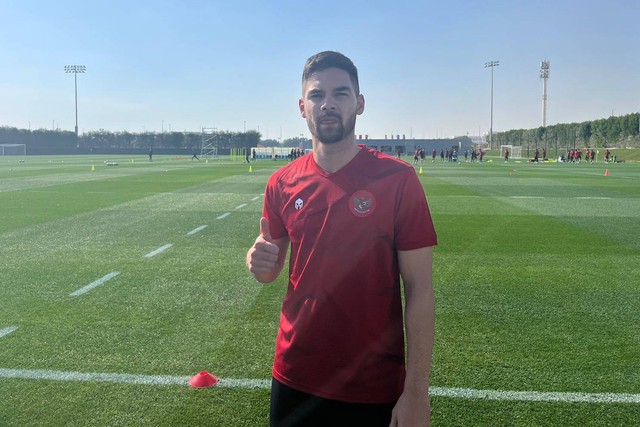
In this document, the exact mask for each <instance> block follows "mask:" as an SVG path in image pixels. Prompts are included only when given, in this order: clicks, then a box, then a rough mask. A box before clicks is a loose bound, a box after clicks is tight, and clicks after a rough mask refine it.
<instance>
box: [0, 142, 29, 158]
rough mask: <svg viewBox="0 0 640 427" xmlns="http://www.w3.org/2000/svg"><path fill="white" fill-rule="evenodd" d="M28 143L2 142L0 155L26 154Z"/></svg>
mask: <svg viewBox="0 0 640 427" xmlns="http://www.w3.org/2000/svg"><path fill="white" fill-rule="evenodd" d="M26 155H27V145H26V144H0V156H3V157H4V156H26Z"/></svg>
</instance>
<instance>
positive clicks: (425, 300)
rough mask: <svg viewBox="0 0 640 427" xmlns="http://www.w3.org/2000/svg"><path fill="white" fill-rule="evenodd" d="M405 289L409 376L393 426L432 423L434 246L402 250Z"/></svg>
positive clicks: (399, 400)
mask: <svg viewBox="0 0 640 427" xmlns="http://www.w3.org/2000/svg"><path fill="white" fill-rule="evenodd" d="M398 262H399V267H400V274H401V276H402V280H403V282H404V291H405V305H406V306H405V328H406V335H407V375H406V379H405V383H404V391H403V392H402V395H401V396H400V398H399V399H398V403H397V404H396V406H395V408H394V409H393V417H392V420H391V426H394V427H395V426H398V427H413V426H420V427H423V426H428V425H429V424H430V418H431V405H430V402H429V373H430V369H431V354H432V351H433V341H434V331H435V297H434V294H433V286H432V265H433V249H432V248H431V247H426V248H420V249H415V250H411V251H399V252H398Z"/></svg>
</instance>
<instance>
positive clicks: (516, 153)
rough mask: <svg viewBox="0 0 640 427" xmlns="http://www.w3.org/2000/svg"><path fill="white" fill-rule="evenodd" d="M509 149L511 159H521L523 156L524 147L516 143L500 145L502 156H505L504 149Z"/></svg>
mask: <svg viewBox="0 0 640 427" xmlns="http://www.w3.org/2000/svg"><path fill="white" fill-rule="evenodd" d="M505 149H506V150H509V158H510V159H521V158H522V147H521V146H519V145H516V146H515V147H514V146H513V145H501V146H500V156H501V157H504V150H505Z"/></svg>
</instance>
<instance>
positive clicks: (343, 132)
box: [307, 113, 356, 144]
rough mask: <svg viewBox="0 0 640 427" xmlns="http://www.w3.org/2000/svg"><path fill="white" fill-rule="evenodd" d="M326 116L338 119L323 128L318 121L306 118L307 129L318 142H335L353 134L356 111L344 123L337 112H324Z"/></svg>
mask: <svg viewBox="0 0 640 427" xmlns="http://www.w3.org/2000/svg"><path fill="white" fill-rule="evenodd" d="M326 116H328V117H333V118H336V119H338V123H337V124H336V125H335V126H333V127H329V128H324V129H323V128H321V125H320V124H319V123H314V122H313V121H312V120H307V126H309V131H310V132H311V134H312V135H313V136H315V137H316V138H317V139H318V141H319V142H321V143H323V144H335V143H337V142H340V141H342V140H343V139H345V138H346V137H347V136H349V135H353V133H354V130H355V128H356V113H353V114H352V115H351V116H349V117H348V118H347V122H346V123H342V118H341V117H340V116H339V115H337V114H326V115H325V117H326Z"/></svg>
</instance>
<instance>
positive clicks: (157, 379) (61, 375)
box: [0, 368, 640, 404]
mask: <svg viewBox="0 0 640 427" xmlns="http://www.w3.org/2000/svg"><path fill="white" fill-rule="evenodd" d="M0 378H20V379H29V380H54V381H76V382H80V381H95V382H108V383H120V384H143V385H184V386H187V385H188V384H189V378H191V377H190V376H178V375H137V374H113V373H111V374H110V373H95V372H76V371H49V370H41V369H6V368H0ZM217 387H225V388H250V389H268V388H269V387H271V381H270V380H260V379H248V378H244V379H237V378H220V381H219V382H218V385H217ZM429 393H430V394H431V396H440V397H452V398H458V399H488V400H512V401H529V402H582V403H633V404H640V394H631V393H579V392H542V391H506V390H475V389H471V388H450V387H430V388H429Z"/></svg>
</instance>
